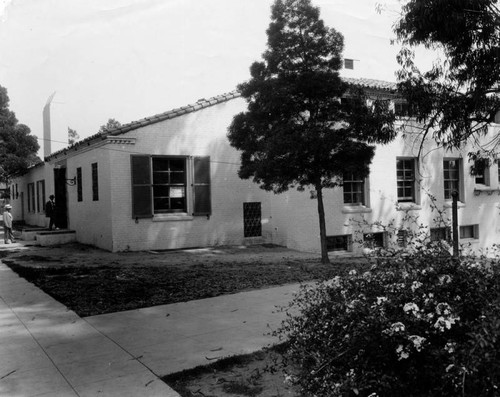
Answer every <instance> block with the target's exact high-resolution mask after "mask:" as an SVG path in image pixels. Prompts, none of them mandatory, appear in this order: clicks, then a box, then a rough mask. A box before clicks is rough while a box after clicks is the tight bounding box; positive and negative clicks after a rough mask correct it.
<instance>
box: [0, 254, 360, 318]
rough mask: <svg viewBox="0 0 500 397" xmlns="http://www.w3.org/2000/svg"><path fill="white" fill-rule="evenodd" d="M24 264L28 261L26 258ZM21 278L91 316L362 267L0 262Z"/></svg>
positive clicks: (323, 276)
mask: <svg viewBox="0 0 500 397" xmlns="http://www.w3.org/2000/svg"><path fill="white" fill-rule="evenodd" d="M28 259H30V261H31V260H32V259H33V257H28ZM3 262H4V263H6V264H7V265H8V266H10V267H11V269H12V270H14V271H15V272H16V273H18V274H19V275H20V276H21V277H24V278H25V279H27V280H28V281H30V282H32V283H33V284H35V285H36V286H37V287H39V288H41V289H42V290H43V291H44V292H46V293H48V294H49V295H51V296H52V297H53V298H55V299H57V300H58V301H59V302H61V303H63V304H64V305H66V306H67V307H68V308H70V309H71V310H74V311H75V312H76V313H77V314H78V315H80V316H92V315H97V314H103V313H112V312H118V311H124V310H131V309H138V308H143V307H149V306H155V305H163V304H169V303H176V302H186V301H190V300H195V299H204V298H210V297H215V296H219V295H225V294H232V293H236V292H241V291H248V290H252V289H260V288H266V287H272V286H279V285H284V284H291V283H299V282H309V281H314V280H326V279H330V278H332V277H334V276H337V275H342V274H345V273H346V272H347V271H348V270H350V269H352V268H357V269H358V270H360V271H362V269H364V268H366V267H367V264H366V263H362V264H360V263H357V264H353V263H350V264H349V265H348V266H347V265H342V264H340V265H338V264H336V265H323V264H321V263H318V262H312V261H310V262H308V261H291V262H286V261H283V262H279V263H259V262H257V263H256V262H252V263H225V262H210V263H204V264H195V265H170V266H139V265H138V266H133V267H119V266H118V267H117V266H82V267H76V266H51V267H42V266H40V267H38V266H37V267H34V266H32V265H21V264H18V263H16V259H4V260H3Z"/></svg>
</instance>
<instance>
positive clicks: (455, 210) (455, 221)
mask: <svg viewBox="0 0 500 397" xmlns="http://www.w3.org/2000/svg"><path fill="white" fill-rule="evenodd" d="M451 197H452V199H453V202H452V206H451V217H452V227H453V231H452V233H453V257H454V258H458V192H457V191H456V190H454V191H453V192H452V193H451Z"/></svg>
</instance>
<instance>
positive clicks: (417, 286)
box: [411, 281, 422, 292]
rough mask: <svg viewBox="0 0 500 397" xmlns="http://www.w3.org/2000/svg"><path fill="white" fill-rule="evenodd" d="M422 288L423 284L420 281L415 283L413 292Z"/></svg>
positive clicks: (412, 286)
mask: <svg viewBox="0 0 500 397" xmlns="http://www.w3.org/2000/svg"><path fill="white" fill-rule="evenodd" d="M421 286H422V283H421V282H420V281H414V282H413V283H412V285H411V290H412V292H415V291H416V290H417V289H419V288H420V287H421Z"/></svg>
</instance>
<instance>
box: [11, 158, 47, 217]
mask: <svg viewBox="0 0 500 397" xmlns="http://www.w3.org/2000/svg"><path fill="white" fill-rule="evenodd" d="M53 175H54V174H53V167H52V166H50V165H48V164H45V165H41V166H37V167H34V168H32V169H31V170H30V172H29V173H27V174H26V175H24V176H23V177H20V178H16V179H14V180H13V181H12V182H11V184H10V185H9V187H10V188H11V192H12V185H14V186H16V185H17V194H15V195H14V196H13V197H11V199H10V203H11V205H12V216H13V218H14V221H24V222H25V223H26V224H27V225H32V226H41V227H45V226H48V224H49V220H48V218H46V217H45V212H44V210H43V207H44V204H45V203H44V200H43V196H42V193H41V192H40V197H37V191H36V185H37V182H38V181H41V180H44V181H45V202H46V201H47V200H48V199H49V195H50V194H52V192H53V189H54V176H53ZM29 183H33V184H34V187H35V188H34V189H35V202H37V201H38V200H39V203H40V205H39V208H38V205H35V208H33V206H31V205H30V206H29V207H30V208H29V209H30V210H29V211H28V184H29ZM14 190H16V188H14ZM11 194H12V193H11Z"/></svg>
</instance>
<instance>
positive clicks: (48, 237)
mask: <svg viewBox="0 0 500 397" xmlns="http://www.w3.org/2000/svg"><path fill="white" fill-rule="evenodd" d="M35 240H36V241H37V243H38V244H39V245H41V246H42V247H47V246H50V245H59V244H66V243H72V242H74V241H76V232H75V231H74V230H67V229H64V230H50V231H49V230H47V231H41V232H38V233H36V235H35Z"/></svg>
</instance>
